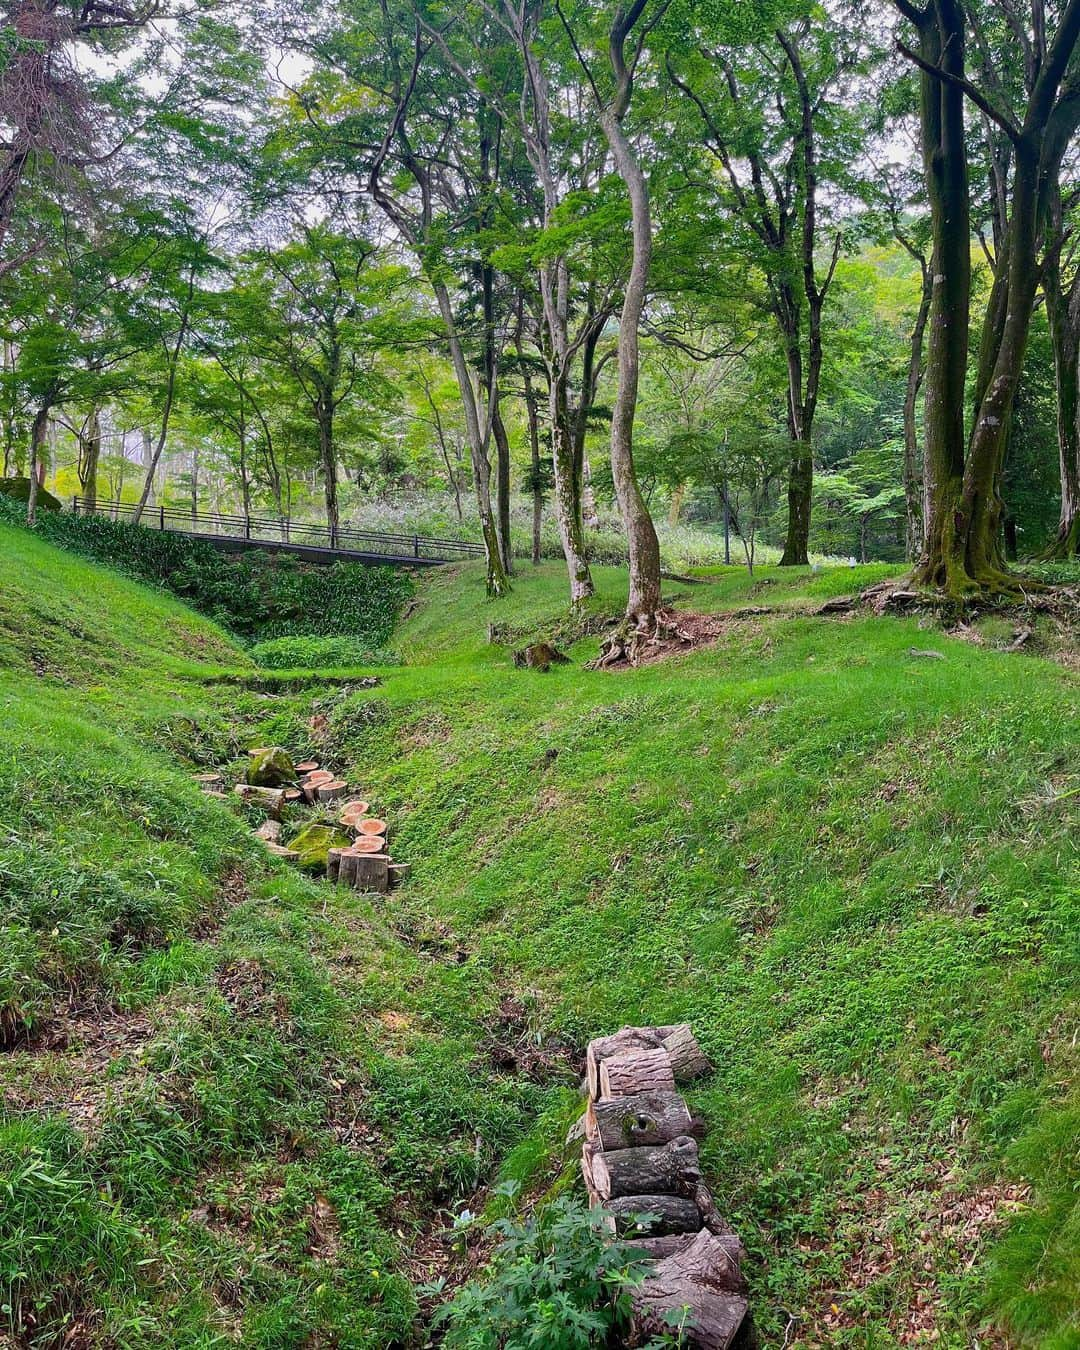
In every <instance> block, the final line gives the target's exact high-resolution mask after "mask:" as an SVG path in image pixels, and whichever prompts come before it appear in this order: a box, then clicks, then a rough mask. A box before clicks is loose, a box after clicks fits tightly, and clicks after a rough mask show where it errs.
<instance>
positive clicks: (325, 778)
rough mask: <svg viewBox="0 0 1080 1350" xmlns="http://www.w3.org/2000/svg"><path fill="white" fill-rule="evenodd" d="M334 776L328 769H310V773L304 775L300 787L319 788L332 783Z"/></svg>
mask: <svg viewBox="0 0 1080 1350" xmlns="http://www.w3.org/2000/svg"><path fill="white" fill-rule="evenodd" d="M333 781H334V775H333V774H332V773H331V772H330V771H329V769H312V771H311V772H310V773H306V774H304V778H303V782H302V783H301V784H300V786H301V787H320V786H321V785H322V784H323V783H332V782H333Z"/></svg>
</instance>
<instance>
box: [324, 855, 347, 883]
mask: <svg viewBox="0 0 1080 1350" xmlns="http://www.w3.org/2000/svg"><path fill="white" fill-rule="evenodd" d="M344 852H345V850H344V849H342V848H331V849H327V852H326V879H327V881H337V880H338V874H339V873H340V871H341V855H342V854H343V853H344Z"/></svg>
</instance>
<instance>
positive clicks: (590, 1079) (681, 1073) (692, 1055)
mask: <svg viewBox="0 0 1080 1350" xmlns="http://www.w3.org/2000/svg"><path fill="white" fill-rule="evenodd" d="M660 1049H663V1050H666V1051H667V1052H668V1054H669V1055H670V1056H671V1071H672V1073H673V1074H674V1075H675V1080H676V1082H680V1083H682V1082H687V1081H689V1080H690V1079H692V1078H698V1077H700V1076H701V1075H702V1074H704V1073H708V1072H709V1071H710V1069H711V1068H712V1066H711V1065H710V1063H709V1061H708V1059H707V1058H706V1057H705V1054H704V1052H703V1051H702V1049H701V1046H700V1045H698V1042H697V1037H696V1036H695V1035H694V1033H693V1031H692V1030H691V1028H690V1026H689V1024H688V1023H686V1022H678V1023H675V1024H674V1025H672V1026H662V1027H623V1028H622V1030H621V1031H617V1032H616V1033H615V1034H614V1035H613V1036H600V1037H597V1039H595V1040H592V1041H590V1042H589V1045H588V1048H587V1050H586V1052H585V1077H586V1083H587V1088H588V1092H589V1095H590V1096H591V1097H599V1096H600V1095H601V1091H600V1065H601V1064H602V1062H603V1061H604V1060H605V1059H610V1058H611V1057H612V1056H613V1055H621V1054H625V1053H626V1052H627V1051H629V1050H660Z"/></svg>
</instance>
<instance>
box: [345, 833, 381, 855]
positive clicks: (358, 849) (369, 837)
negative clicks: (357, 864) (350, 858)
mask: <svg viewBox="0 0 1080 1350" xmlns="http://www.w3.org/2000/svg"><path fill="white" fill-rule="evenodd" d="M385 847H386V840H385V839H380V838H378V836H377V835H373V834H362V835H360V837H359V838H358V839H357V840H356V842H355V843H354V844H353V845H352V851H353V853H381V852H382V851H383V849H384V848H385Z"/></svg>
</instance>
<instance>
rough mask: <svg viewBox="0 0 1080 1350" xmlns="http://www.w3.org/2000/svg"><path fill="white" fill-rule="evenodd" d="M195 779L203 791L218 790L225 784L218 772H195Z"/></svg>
mask: <svg viewBox="0 0 1080 1350" xmlns="http://www.w3.org/2000/svg"><path fill="white" fill-rule="evenodd" d="M195 781H196V783H198V785H199V788H200V789H201V790H202V791H203V792H220V791H221V789H222V788H223V787H224V786H225V779H224V778H222V776H221V774H219V773H197V774H196V775H195Z"/></svg>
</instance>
